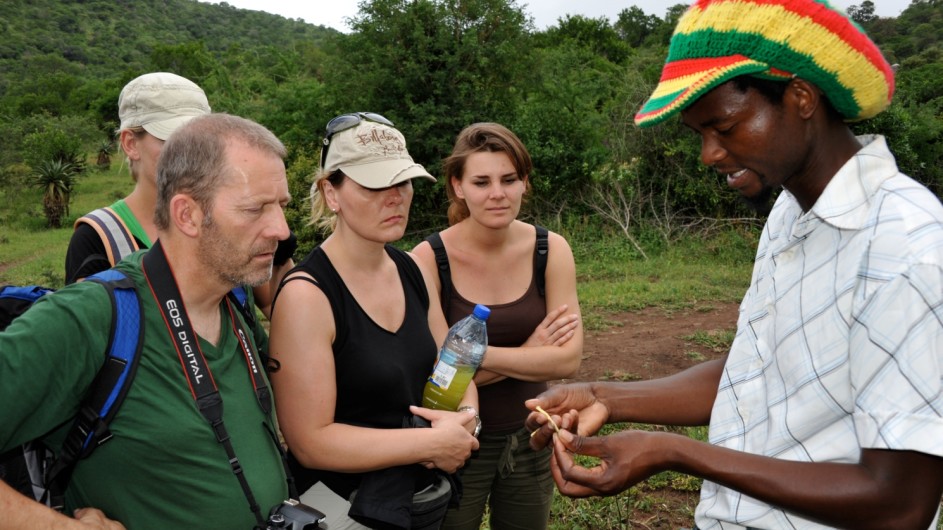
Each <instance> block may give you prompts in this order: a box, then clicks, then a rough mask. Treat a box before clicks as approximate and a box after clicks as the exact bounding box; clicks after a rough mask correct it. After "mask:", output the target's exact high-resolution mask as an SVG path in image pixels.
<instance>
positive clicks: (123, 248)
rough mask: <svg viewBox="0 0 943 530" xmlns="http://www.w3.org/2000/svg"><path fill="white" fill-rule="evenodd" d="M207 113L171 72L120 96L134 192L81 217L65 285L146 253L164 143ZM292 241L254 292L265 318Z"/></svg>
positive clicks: (137, 81)
mask: <svg viewBox="0 0 943 530" xmlns="http://www.w3.org/2000/svg"><path fill="white" fill-rule="evenodd" d="M209 113H210V105H209V102H208V101H207V99H206V94H205V93H204V92H203V89H202V88H200V87H199V86H198V85H197V84H196V83H194V82H193V81H190V80H189V79H186V78H184V77H181V76H179V75H177V74H173V73H169V72H151V73H147V74H143V75H140V76H138V77H136V78H134V79H132V80H131V81H130V82H128V84H127V85H125V86H124V88H123V89H122V90H121V94H120V95H119V96H118V117H119V118H120V120H121V125H120V126H119V129H118V143H119V145H120V146H121V150H122V151H124V153H125V155H126V156H127V161H128V167H129V168H130V170H131V177H132V178H133V179H134V189H133V190H132V191H131V193H130V194H128V195H127V196H126V197H124V198H122V199H119V200H117V201H115V202H114V203H113V204H111V205H110V206H108V207H104V208H99V209H97V210H94V211H92V212H89V213H88V214H86V215H84V216H82V217H80V218H79V219H78V220H76V222H75V231H74V232H73V234H72V238H71V239H70V240H69V249H68V251H67V253H66V263H65V281H66V283H73V282H76V281H79V280H81V279H83V278H86V277H88V276H91V275H92V274H95V273H96V272H101V271H103V270H106V269H109V268H111V267H112V266H113V265H114V264H115V263H117V262H118V261H120V260H121V259H122V258H124V257H125V256H127V255H129V254H131V253H132V252H134V251H136V250H139V249H146V248H150V247H151V245H152V244H153V242H154V240H155V238H156V237H157V227H156V226H155V225H154V210H155V208H156V202H157V160H158V157H159V156H160V153H161V150H162V149H163V147H164V141H165V140H167V138H169V137H170V135H171V133H173V132H174V131H175V130H176V129H177V128H178V127H180V126H181V125H183V124H185V123H187V122H188V121H190V120H191V119H193V118H194V117H196V116H202V115H204V114H209ZM295 246H296V244H295V238H294V236H292V237H290V238H289V239H288V240H286V241H283V242H280V243H279V250H278V251H277V252H276V256H275V269H276V270H275V271H274V272H275V274H273V275H272V278H273V280H272V282H270V284H264V285H262V286H258V287H255V288H254V289H253V294H254V301H255V303H256V305H257V306H258V307H259V308H260V309H261V310H262V312H263V313H265V314H266V315H268V313H269V306H270V305H271V298H272V296H271V293H272V292H273V291H274V286H275V285H277V284H278V280H279V279H280V278H281V277H282V274H281V273H280V272H279V271H281V272H284V271H287V270H288V269H290V268H291V267H292V266H293V265H294V263H293V262H292V261H291V259H290V258H291V255H292V253H293V252H294V249H295Z"/></svg>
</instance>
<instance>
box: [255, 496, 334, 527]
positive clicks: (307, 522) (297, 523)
mask: <svg viewBox="0 0 943 530" xmlns="http://www.w3.org/2000/svg"><path fill="white" fill-rule="evenodd" d="M324 519H325V515H324V514H323V513H321V512H319V511H318V510H315V509H314V508H312V507H310V506H308V505H307V504H302V503H300V502H298V501H296V500H295V499H288V500H287V501H283V502H282V503H281V504H279V505H278V506H276V507H274V508H272V511H271V513H269V517H268V526H267V527H266V530H277V529H279V528H287V529H288V530H317V528H318V523H321V522H323V521H324Z"/></svg>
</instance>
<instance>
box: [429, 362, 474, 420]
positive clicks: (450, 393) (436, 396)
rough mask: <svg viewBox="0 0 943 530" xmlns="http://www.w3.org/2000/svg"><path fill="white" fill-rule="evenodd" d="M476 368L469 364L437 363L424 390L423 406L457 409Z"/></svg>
mask: <svg viewBox="0 0 943 530" xmlns="http://www.w3.org/2000/svg"><path fill="white" fill-rule="evenodd" d="M474 376H475V368H474V367H471V366H468V365H458V366H449V365H448V364H446V363H443V362H439V363H436V366H435V370H434V371H433V372H432V375H430V376H429V380H428V381H426V387H425V389H424V390H423V392H422V406H423V407H426V408H429V409H438V410H455V409H457V408H458V404H459V403H461V402H462V397H463V396H464V395H465V389H466V388H468V383H470V382H471V380H472V377H474Z"/></svg>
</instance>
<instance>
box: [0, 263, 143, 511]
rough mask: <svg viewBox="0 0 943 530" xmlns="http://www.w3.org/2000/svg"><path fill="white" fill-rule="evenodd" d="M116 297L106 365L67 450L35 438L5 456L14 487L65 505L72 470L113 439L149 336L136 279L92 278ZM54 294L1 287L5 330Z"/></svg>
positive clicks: (1, 464)
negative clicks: (144, 340)
mask: <svg viewBox="0 0 943 530" xmlns="http://www.w3.org/2000/svg"><path fill="white" fill-rule="evenodd" d="M88 280H90V281H95V282H98V283H100V284H102V285H103V286H104V287H105V289H106V290H107V291H108V293H109V296H110V297H111V301H112V307H113V308H114V312H113V314H114V319H113V320H112V322H111V339H110V340H109V344H108V353H107V356H106V359H105V363H104V364H103V365H102V368H101V370H99V372H98V375H97V376H96V378H95V381H94V382H93V383H92V386H91V388H90V389H89V393H88V394H87V395H86V397H85V400H84V401H83V403H82V405H81V408H80V409H79V412H78V414H77V415H76V418H75V421H74V422H73V425H72V428H71V429H70V430H69V433H68V435H67V436H66V439H65V443H64V444H63V446H62V450H61V451H60V453H59V454H58V455H56V454H55V453H54V452H53V451H52V450H50V449H49V448H48V447H46V445H45V444H44V443H43V442H42V441H41V440H38V439H37V440H31V441H29V442H26V443H25V444H23V445H22V446H20V447H17V448H14V449H11V450H9V451H7V452H6V453H3V454H2V455H0V479H3V481H4V482H6V483H7V484H9V485H10V486H11V487H13V488H14V489H16V490H18V491H20V492H21V493H23V494H24V495H26V496H28V497H32V498H34V499H36V500H37V501H39V502H43V503H45V504H46V505H48V506H51V507H53V508H57V509H61V507H62V500H63V493H64V492H65V486H66V485H67V484H68V482H69V478H70V476H71V474H72V469H73V468H74V466H75V464H76V463H77V462H78V461H79V460H81V459H82V458H85V457H87V456H88V455H90V454H91V453H92V451H94V450H95V448H96V447H98V446H99V445H101V444H103V443H105V442H106V441H108V440H109V439H110V438H111V431H110V429H109V424H110V423H111V420H112V419H113V418H114V416H115V414H116V413H117V411H118V408H119V407H120V406H121V402H122V400H123V399H124V397H125V395H126V394H127V392H128V389H129V388H130V386H131V381H132V380H133V378H134V372H135V370H136V368H137V361H138V357H139V353H140V351H141V343H142V338H143V336H144V333H143V329H142V328H143V326H142V325H141V302H140V300H139V298H138V296H137V292H136V290H135V287H134V282H132V281H131V280H130V279H128V278H127V277H126V276H125V275H124V274H123V273H121V272H118V271H116V270H114V269H110V270H107V271H103V272H100V273H98V274H95V275H93V276H90V277H89V278H88ZM50 292H52V290H51V289H46V288H43V287H39V286H26V287H16V286H5V287H2V288H0V330H3V329H6V327H7V326H8V325H9V324H10V323H11V322H12V321H13V320H14V319H15V318H16V317H17V316H19V315H20V314H22V313H23V312H25V311H26V310H27V309H29V308H30V307H31V306H32V305H33V303H35V302H36V301H37V300H39V299H40V298H42V297H43V296H45V295H47V294H49V293H50Z"/></svg>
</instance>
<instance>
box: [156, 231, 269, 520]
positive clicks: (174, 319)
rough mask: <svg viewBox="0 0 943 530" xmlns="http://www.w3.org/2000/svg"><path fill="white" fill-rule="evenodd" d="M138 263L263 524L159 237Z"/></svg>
mask: <svg viewBox="0 0 943 530" xmlns="http://www.w3.org/2000/svg"><path fill="white" fill-rule="evenodd" d="M142 264H143V270H144V276H145V278H147V283H148V284H149V285H150V287H151V291H152V292H153V294H154V298H155V299H156V300H157V302H158V307H159V308H160V311H161V313H162V314H163V316H164V322H166V323H167V332H168V333H169V334H170V336H171V339H172V340H173V344H174V348H175V349H176V351H177V356H178V357H179V358H180V363H181V365H182V366H183V372H184V374H185V375H186V378H187V382H188V383H189V386H190V392H191V394H192V395H193V399H194V400H195V401H196V404H197V408H198V409H199V410H200V413H201V414H202V415H203V417H204V418H205V419H206V421H207V422H208V423H209V424H210V426H211V427H212V429H213V433H214V434H215V435H216V441H217V442H219V443H220V445H222V446H223V448H224V449H225V451H226V456H227V457H228V458H229V464H230V467H231V468H232V472H233V474H234V475H235V476H236V478H237V479H238V480H239V485H240V486H241V487H242V491H243V493H244V494H245V496H246V500H247V501H248V502H249V508H250V509H251V510H252V513H253V514H255V518H256V521H257V523H258V525H259V527H261V528H265V518H264V517H262V512H261V509H260V508H259V503H258V501H256V499H255V495H254V494H253V493H252V488H251V487H250V486H249V481H248V480H247V479H246V477H245V474H244V473H243V469H242V464H240V463H239V459H238V458H237V457H236V451H235V449H233V446H232V441H231V440H230V437H229V433H228V432H227V431H226V426H225V425H224V424H223V399H222V396H220V394H219V389H218V388H217V386H216V382H215V381H214V380H213V374H212V373H211V372H210V367H209V364H208V363H207V362H206V358H205V357H204V356H203V351H202V350H201V349H200V342H199V338H198V337H197V335H196V332H195V331H194V330H193V326H192V324H190V318H189V317H188V316H187V310H186V307H184V305H183V298H182V297H181V295H180V290H179V289H178V288H177V282H176V281H175V280H174V276H173V271H172V270H171V269H170V264H169V263H168V262H167V258H166V256H165V255H164V249H163V248H162V247H161V245H160V241H157V243H155V244H154V246H153V247H151V249H150V250H149V251H148V252H147V254H146V255H145V256H144V260H143V262H142ZM226 307H227V309H228V310H229V317H230V321H231V322H232V326H233V333H235V334H236V337H237V338H238V339H239V345H240V346H241V349H242V351H243V354H244V355H245V359H246V365H247V366H248V369H249V376H250V379H251V380H252V385H253V387H254V388H255V394H256V399H257V400H258V402H259V406H260V407H261V408H262V411H263V412H264V413H265V415H266V416H270V413H271V410H272V398H271V394H270V392H269V389H268V385H267V384H266V382H265V378H264V377H263V376H262V371H261V369H260V367H259V366H258V365H257V363H256V362H255V351H254V348H253V346H252V342H251V341H250V340H249V338H248V335H247V333H246V331H245V330H244V329H243V328H242V326H241V325H240V324H239V320H238V319H237V318H236V315H235V314H234V313H233V309H232V303H231V302H230V300H229V298H228V297H227V298H226Z"/></svg>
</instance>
